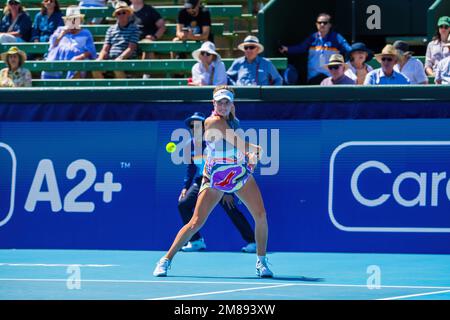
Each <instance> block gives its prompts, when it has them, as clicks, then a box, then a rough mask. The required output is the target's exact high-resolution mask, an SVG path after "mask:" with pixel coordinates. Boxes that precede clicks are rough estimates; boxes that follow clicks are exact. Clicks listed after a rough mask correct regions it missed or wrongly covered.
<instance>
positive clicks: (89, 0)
mask: <svg viewBox="0 0 450 320" xmlns="http://www.w3.org/2000/svg"><path fill="white" fill-rule="evenodd" d="M78 5H79V6H80V7H81V8H100V7H106V6H107V1H106V0H79V4H78ZM104 20H105V19H104V18H102V17H96V18H92V20H91V21H90V23H91V24H101V23H103V22H104Z"/></svg>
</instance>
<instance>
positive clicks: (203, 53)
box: [200, 51, 211, 57]
mask: <svg viewBox="0 0 450 320" xmlns="http://www.w3.org/2000/svg"><path fill="white" fill-rule="evenodd" d="M200 54H201V55H202V56H206V57H209V56H210V55H211V53H209V52H206V51H202V52H200Z"/></svg>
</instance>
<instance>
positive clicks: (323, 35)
mask: <svg viewBox="0 0 450 320" xmlns="http://www.w3.org/2000/svg"><path fill="white" fill-rule="evenodd" d="M316 27H317V32H315V33H313V34H312V35H310V36H309V37H308V38H307V39H306V40H305V41H303V42H302V43H300V44H298V45H294V46H284V45H282V46H281V47H280V49H279V50H280V52H281V53H287V54H289V55H292V54H300V53H305V52H307V51H308V75H307V79H308V84H319V83H321V81H322V80H323V79H325V78H326V77H328V76H330V74H329V72H327V70H325V69H324V68H323V66H324V65H325V64H327V63H328V61H329V59H330V56H331V55H332V54H335V53H341V54H342V55H344V56H345V55H346V54H347V53H348V52H349V51H350V50H351V47H350V45H349V44H348V43H347V41H346V40H345V39H344V37H343V36H342V35H340V34H339V33H337V32H335V31H333V30H331V27H332V23H331V16H330V15H329V14H328V13H321V14H319V15H318V16H317V19H316Z"/></svg>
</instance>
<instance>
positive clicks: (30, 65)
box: [0, 58, 287, 73]
mask: <svg viewBox="0 0 450 320" xmlns="http://www.w3.org/2000/svg"><path fill="white" fill-rule="evenodd" d="M270 60H271V61H272V63H273V64H274V66H275V67H276V68H277V69H279V70H283V69H286V67H287V58H270ZM222 61H223V62H224V63H225V67H226V68H229V67H230V66H231V64H232V63H233V61H234V59H222ZM196 62H197V61H196V60H194V59H179V60H177V59H174V60H172V59H155V60H121V61H114V60H105V61H96V60H84V61H52V62H50V61H27V62H25V64H24V67H25V68H27V69H29V70H30V71H31V72H41V71H44V70H45V71H70V70H72V71H96V70H104V71H115V70H116V71H136V72H139V71H142V72H165V73H170V72H190V71H191V69H192V66H193V65H194V64H195V63H196ZM4 67H5V63H4V62H3V61H1V62H0V68H4Z"/></svg>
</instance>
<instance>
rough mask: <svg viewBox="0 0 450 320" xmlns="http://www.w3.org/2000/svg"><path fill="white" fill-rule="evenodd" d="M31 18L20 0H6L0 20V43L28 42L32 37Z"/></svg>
mask: <svg viewBox="0 0 450 320" xmlns="http://www.w3.org/2000/svg"><path fill="white" fill-rule="evenodd" d="M31 26H32V23H31V19H30V17H29V16H28V14H26V12H25V10H24V8H23V7H22V4H21V1H20V0H6V7H5V9H4V10H3V18H2V20H1V21H0V43H5V42H26V41H29V40H30V37H31Z"/></svg>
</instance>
